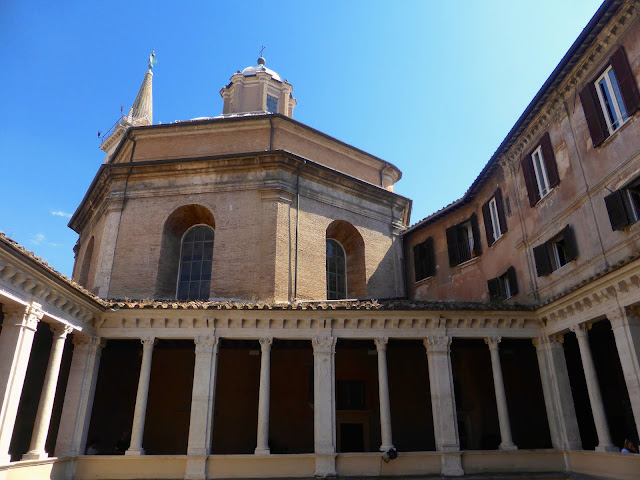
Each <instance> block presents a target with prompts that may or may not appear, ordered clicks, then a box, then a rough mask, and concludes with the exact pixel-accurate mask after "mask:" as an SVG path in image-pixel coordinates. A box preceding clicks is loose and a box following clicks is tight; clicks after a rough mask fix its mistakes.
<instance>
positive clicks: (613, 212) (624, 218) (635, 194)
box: [604, 181, 640, 230]
mask: <svg viewBox="0 0 640 480" xmlns="http://www.w3.org/2000/svg"><path fill="white" fill-rule="evenodd" d="M604 203H605V205H606V207H607V213H608V214H609V221H610V222H611V228H612V229H613V230H622V229H623V228H624V227H626V226H627V225H631V224H632V223H635V222H637V221H638V220H640V181H636V182H634V183H632V184H631V185H628V186H626V187H625V188H621V189H620V190H616V191H615V192H613V193H611V194H610V195H607V196H606V197H605V198H604Z"/></svg>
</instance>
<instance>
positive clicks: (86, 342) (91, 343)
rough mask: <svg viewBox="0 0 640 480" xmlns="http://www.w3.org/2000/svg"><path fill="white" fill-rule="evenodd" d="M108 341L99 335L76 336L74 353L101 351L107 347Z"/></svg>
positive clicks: (74, 337)
mask: <svg viewBox="0 0 640 480" xmlns="http://www.w3.org/2000/svg"><path fill="white" fill-rule="evenodd" d="M106 343H107V342H106V340H105V339H103V338H102V337H98V336H97V335H86V334H74V335H73V352H74V354H75V353H76V352H89V351H91V350H94V351H96V350H99V349H101V348H102V347H104V346H105V344H106Z"/></svg>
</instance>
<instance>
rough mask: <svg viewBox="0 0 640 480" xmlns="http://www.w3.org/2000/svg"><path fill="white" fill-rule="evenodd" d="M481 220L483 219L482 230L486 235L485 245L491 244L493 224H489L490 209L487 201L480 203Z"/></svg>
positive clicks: (492, 240)
mask: <svg viewBox="0 0 640 480" xmlns="http://www.w3.org/2000/svg"><path fill="white" fill-rule="evenodd" d="M482 220H484V231H485V233H486V235H487V245H489V246H491V245H493V242H494V241H495V239H494V238H493V225H492V224H491V209H490V208H489V202H487V203H485V204H484V205H482Z"/></svg>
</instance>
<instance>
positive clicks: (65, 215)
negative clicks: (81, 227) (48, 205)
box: [51, 210, 71, 218]
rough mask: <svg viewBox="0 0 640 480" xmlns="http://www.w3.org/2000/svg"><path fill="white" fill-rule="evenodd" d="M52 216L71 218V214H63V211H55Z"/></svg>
mask: <svg viewBox="0 0 640 480" xmlns="http://www.w3.org/2000/svg"><path fill="white" fill-rule="evenodd" d="M51 215H54V216H56V217H65V218H71V214H70V213H67V212H63V211H62V210H54V211H52V212H51Z"/></svg>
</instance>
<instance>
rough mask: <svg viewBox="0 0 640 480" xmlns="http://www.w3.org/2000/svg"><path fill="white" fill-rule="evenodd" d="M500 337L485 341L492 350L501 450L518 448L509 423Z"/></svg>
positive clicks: (490, 350)
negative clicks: (499, 347)
mask: <svg viewBox="0 0 640 480" xmlns="http://www.w3.org/2000/svg"><path fill="white" fill-rule="evenodd" d="M500 340H501V338H500V337H489V338H485V339H484V341H485V343H486V344H487V345H488V346H489V352H491V370H492V371H493V387H494V388H495V391H496V404H497V407H498V422H499V423H500V437H501V440H502V441H501V442H500V450H517V449H518V447H516V446H515V445H514V443H513V440H512V439H511V424H510V423H509V409H508V408H507V395H506V394H505V391H504V380H503V379H502V366H501V365H500V352H499V351H498V345H499V344H500Z"/></svg>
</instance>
